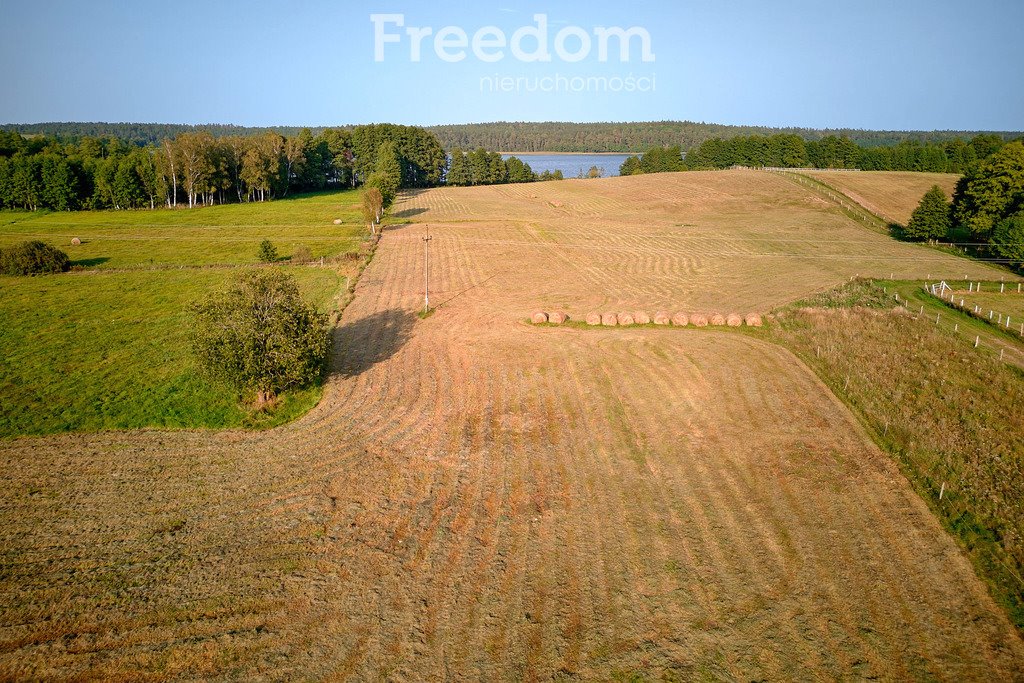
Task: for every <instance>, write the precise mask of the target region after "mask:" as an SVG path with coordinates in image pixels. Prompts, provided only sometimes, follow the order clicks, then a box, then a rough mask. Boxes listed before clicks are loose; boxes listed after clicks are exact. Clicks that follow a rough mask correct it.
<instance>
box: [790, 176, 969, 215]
mask: <svg viewBox="0 0 1024 683" xmlns="http://www.w3.org/2000/svg"><path fill="white" fill-rule="evenodd" d="M803 173H805V174H806V175H809V176H811V177H813V178H816V179H818V180H821V181H823V182H825V183H827V184H829V185H831V186H832V187H834V188H836V189H838V190H840V191H841V192H842V193H843V194H845V195H847V196H848V197H850V198H851V199H853V200H854V201H856V202H859V203H860V204H861V205H863V206H864V207H866V208H867V209H869V210H870V211H873V212H875V213H876V214H878V215H879V216H882V217H883V218H885V219H886V220H889V221H895V222H897V223H900V224H902V225H906V223H907V221H909V220H910V214H911V212H912V211H913V210H914V209H915V208H916V207H917V205H918V203H919V202H920V201H921V197H922V196H924V193H925V192H927V191H928V190H929V189H930V188H931V187H932V185H938V186H939V187H941V188H942V189H943V191H945V193H946V195H947V196H949V195H952V193H953V188H954V186H955V185H956V181H957V179H959V177H960V176H958V175H956V174H955V173H916V172H904V171H858V172H852V171H804V172H803Z"/></svg>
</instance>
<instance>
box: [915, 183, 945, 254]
mask: <svg viewBox="0 0 1024 683" xmlns="http://www.w3.org/2000/svg"><path fill="white" fill-rule="evenodd" d="M950 227H951V224H950V218H949V200H948V199H946V193H945V192H943V191H942V188H941V187H939V186H938V185H934V186H932V189H930V190H928V191H927V192H925V193H924V197H922V198H921V203H920V204H918V205H917V208H916V209H914V213H912V214H911V215H910V222H909V223H907V227H906V228H905V229H904V230H903V234H904V236H905V237H906V238H907V239H911V240H937V239H940V238H942V237H945V236H946V235H948V234H949V230H950Z"/></svg>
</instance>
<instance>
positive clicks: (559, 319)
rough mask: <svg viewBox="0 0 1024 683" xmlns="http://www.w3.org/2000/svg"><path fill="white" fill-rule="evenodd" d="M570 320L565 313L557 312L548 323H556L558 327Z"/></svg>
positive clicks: (550, 316) (549, 318)
mask: <svg viewBox="0 0 1024 683" xmlns="http://www.w3.org/2000/svg"><path fill="white" fill-rule="evenodd" d="M568 319H569V316H567V315H566V314H565V313H562V312H561V311H555V312H554V313H552V314H551V315H549V316H548V322H549V323H554V324H556V325H561V324H562V323H564V322H565V321H566V320H568Z"/></svg>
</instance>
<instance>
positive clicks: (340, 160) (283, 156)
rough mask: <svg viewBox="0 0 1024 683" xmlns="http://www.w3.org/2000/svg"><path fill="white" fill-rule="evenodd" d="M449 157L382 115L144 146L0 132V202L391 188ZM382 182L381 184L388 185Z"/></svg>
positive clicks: (124, 202)
mask: <svg viewBox="0 0 1024 683" xmlns="http://www.w3.org/2000/svg"><path fill="white" fill-rule="evenodd" d="M446 167H447V157H446V155H445V153H444V150H443V148H442V147H441V145H440V142H439V141H438V140H437V138H436V137H435V136H434V135H432V134H431V133H429V132H427V131H425V130H423V129H422V128H414V127H410V126H394V125H390V124H380V125H372V126H358V127H356V128H353V129H351V130H336V129H326V130H323V131H321V132H319V133H317V134H315V135H314V134H313V133H312V132H311V131H310V130H308V129H302V130H300V131H298V132H297V133H296V134H295V135H294V136H292V137H284V136H282V135H280V134H278V133H276V132H273V131H266V132H263V133H261V134H259V135H255V136H240V135H227V136H222V137H215V136H214V135H213V134H211V133H210V132H208V131H196V132H191V131H190V132H184V133H180V134H178V135H176V136H175V137H173V138H164V139H163V140H161V141H160V143H159V144H157V145H147V146H143V147H139V146H136V145H131V144H128V143H126V142H123V141H120V140H118V139H116V138H93V137H82V138H77V139H75V140H74V141H66V140H63V139H61V138H57V137H47V136H35V137H29V138H26V137H24V136H22V135H19V134H16V133H10V132H0V207H6V208H22V209H29V210H35V209H39V208H48V209H55V210H60V211H64V210H74V209H102V208H114V209H137V208H155V207H156V206H158V205H166V206H168V207H176V206H178V205H179V204H185V205H188V206H189V207H193V206H202V205H210V204H215V203H219V204H223V203H225V202H233V201H237V202H241V201H264V200H267V199H271V198H275V197H283V196H286V195H287V194H288V193H289V192H294V191H309V190H318V189H323V188H326V187H350V186H354V185H356V184H357V183H362V182H367V183H370V184H373V185H377V186H380V187H382V188H386V189H388V190H390V192H389V193H388V195H386V196H390V197H392V198H393V196H394V193H395V192H396V191H397V190H398V188H400V187H427V186H431V185H437V184H439V183H440V182H442V180H443V177H444V172H445V169H446ZM382 191H383V190H382Z"/></svg>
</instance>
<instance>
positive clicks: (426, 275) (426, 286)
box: [423, 234, 434, 314]
mask: <svg viewBox="0 0 1024 683" xmlns="http://www.w3.org/2000/svg"><path fill="white" fill-rule="evenodd" d="M432 239H434V238H433V237H431V236H430V235H429V234H428V235H426V236H425V237H424V238H423V313H424V314H427V313H429V312H430V255H429V253H428V251H427V247H428V246H429V245H430V240H432Z"/></svg>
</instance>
